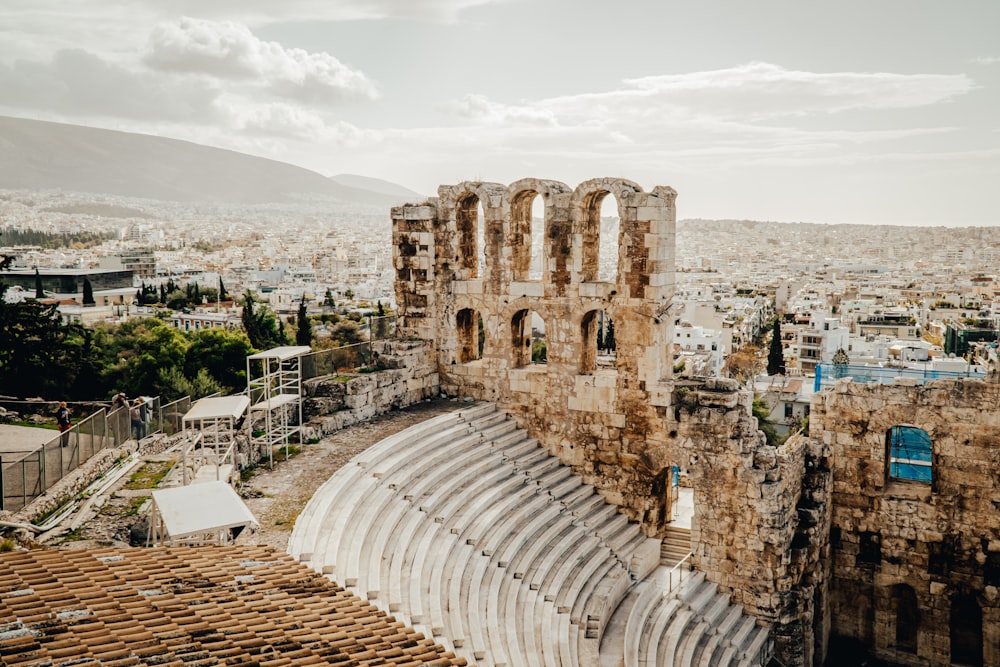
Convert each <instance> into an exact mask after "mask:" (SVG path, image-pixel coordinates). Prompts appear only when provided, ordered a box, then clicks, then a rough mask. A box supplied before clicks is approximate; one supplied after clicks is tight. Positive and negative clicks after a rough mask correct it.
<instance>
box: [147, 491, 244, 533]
mask: <svg viewBox="0 0 1000 667" xmlns="http://www.w3.org/2000/svg"><path fill="white" fill-rule="evenodd" d="M257 525H258V524H257V519H256V518H254V515H253V513H252V512H250V508H248V507H247V506H246V504H245V503H244V502H243V499H242V498H240V497H239V495H238V494H237V493H236V491H234V490H233V487H231V486H229V485H228V484H226V483H225V482H205V483H204V484H192V485H191V486H180V487H175V488H172V489H155V490H154V491H153V512H152V526H151V527H150V528H151V530H150V538H151V539H152V542H153V544H166V543H198V544H205V543H215V544H226V543H228V542H229V541H231V539H232V538H233V537H234V529H237V530H235V533H236V534H238V533H239V531H241V530H244V529H246V528H248V527H251V526H253V527H256V526H257Z"/></svg>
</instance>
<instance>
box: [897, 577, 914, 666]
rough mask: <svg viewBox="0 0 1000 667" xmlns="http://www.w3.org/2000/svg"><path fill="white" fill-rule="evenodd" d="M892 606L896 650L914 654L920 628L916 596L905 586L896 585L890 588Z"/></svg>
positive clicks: (910, 588) (911, 589)
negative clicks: (894, 621) (894, 620)
mask: <svg viewBox="0 0 1000 667" xmlns="http://www.w3.org/2000/svg"><path fill="white" fill-rule="evenodd" d="M892 606H893V611H894V612H895V614H894V615H895V618H896V644H895V646H896V649H898V650H900V651H906V652H907V653H916V652H917V630H918V628H919V626H920V608H919V607H918V606H917V594H916V593H915V592H914V591H913V588H912V587H910V586H907V585H906V584H896V585H895V586H893V587H892Z"/></svg>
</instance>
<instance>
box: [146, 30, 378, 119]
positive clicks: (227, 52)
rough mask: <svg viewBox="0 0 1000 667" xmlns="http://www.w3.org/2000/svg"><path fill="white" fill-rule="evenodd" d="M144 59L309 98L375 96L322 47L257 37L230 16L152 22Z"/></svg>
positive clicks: (356, 73)
mask: <svg viewBox="0 0 1000 667" xmlns="http://www.w3.org/2000/svg"><path fill="white" fill-rule="evenodd" d="M143 60H144V62H145V63H146V64H147V65H149V66H150V67H152V68H154V69H158V70H164V71H170V72H177V73H190V74H204V75H208V76H213V77H218V78H221V79H233V80H239V81H243V82H246V83H251V84H252V85H254V86H260V87H263V88H267V89H269V91H270V92H271V93H273V94H275V95H278V96H281V97H288V98H292V99H300V100H304V101H309V102H335V101H339V100H341V99H349V98H361V99H375V98H377V97H378V92H377V90H376V88H375V84H374V83H373V82H372V81H371V80H370V79H368V77H366V76H365V75H364V73H363V72H360V71H358V70H356V69H353V68H351V67H349V66H347V65H345V64H343V63H341V62H340V61H339V60H337V59H336V58H335V57H333V56H332V55H330V54H329V53H326V52H320V53H309V52H307V51H304V50H303V49H289V48H285V47H284V46H282V45H281V44H278V43H277V42H266V41H263V40H261V39H259V38H257V37H256V36H255V35H254V34H253V33H252V32H251V31H250V29H249V28H248V27H247V26H245V25H241V24H238V23H233V22H229V21H226V22H215V21H205V20H200V19H192V18H187V17H185V18H182V19H180V20H179V21H176V22H170V23H161V24H159V25H157V26H156V27H155V28H154V29H153V31H152V33H151V34H150V37H149V43H148V45H147V49H146V53H145V56H144V58H143Z"/></svg>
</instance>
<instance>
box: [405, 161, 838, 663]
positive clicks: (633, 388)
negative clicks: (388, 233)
mask: <svg viewBox="0 0 1000 667" xmlns="http://www.w3.org/2000/svg"><path fill="white" fill-rule="evenodd" d="M609 195H613V196H614V198H615V200H616V202H617V206H618V215H619V218H620V229H619V233H618V238H617V250H618V253H617V264H616V265H617V272H616V276H615V278H614V279H613V280H609V281H602V280H598V277H599V270H598V269H599V263H598V258H599V255H598V244H599V240H600V234H601V224H600V211H601V203H602V200H603V199H604V198H605V197H607V196H609ZM536 197H541V199H542V201H543V203H544V221H543V223H542V233H541V234H540V235H535V236H533V235H532V233H531V228H532V216H531V209H532V201H533V200H534V199H535V198H536ZM675 198H676V193H675V192H674V190H673V189H671V188H668V187H656V188H653V190H652V191H651V192H645V191H644V190H643V189H642V188H641V187H639V186H638V185H637V184H635V183H632V182H630V181H626V180H622V179H594V180H591V181H587V182H585V183H582V184H580V185H579V186H577V187H576V188H572V189H571V188H569V187H568V186H566V185H564V184H562V183H558V182H555V181H546V180H539V179H524V180H521V181H517V182H515V183H513V184H511V185H510V186H503V185H501V184H497V183H480V182H471V183H470V182H466V183H460V184H458V185H453V186H442V187H441V188H439V190H438V197H437V198H434V199H431V200H428V201H426V202H423V203H420V204H416V205H408V206H402V207H398V208H394V209H393V211H392V218H393V241H394V246H395V253H394V267H395V270H396V298H397V299H396V300H397V304H398V311H397V315H398V321H397V322H398V327H399V330H400V332H401V333H402V335H404V336H412V337H415V338H420V339H423V340H426V341H428V343H429V344H430V345H431V346H432V348H433V352H432V357H433V363H434V364H435V370H436V371H437V372H438V373H439V375H440V381H441V388H442V390H443V391H446V392H448V393H450V394H456V395H462V396H471V397H474V398H477V399H482V400H489V401H495V402H496V403H497V404H498V405H499V406H500V407H501V408H502V409H504V410H506V411H507V412H509V413H510V414H511V415H512V416H514V418H515V419H516V420H517V421H518V422H519V424H520V425H521V426H522V427H524V428H526V429H527V430H528V431H529V433H531V434H532V435H533V436H534V437H536V438H537V439H538V440H539V442H540V443H541V444H542V445H543V446H545V447H546V448H548V449H549V450H550V451H551V452H552V453H553V454H554V455H556V456H558V457H559V458H560V459H561V460H562V461H563V462H565V463H567V464H569V465H572V466H573V467H574V469H575V471H576V472H577V473H578V474H580V475H581V476H582V477H583V478H584V480H585V481H586V482H587V483H590V484H593V485H594V486H595V487H596V488H597V489H598V490H599V491H600V493H602V494H603V495H604V497H605V498H607V499H608V500H609V501H610V502H613V503H615V504H617V505H619V506H620V507H621V508H622V511H624V512H625V513H626V514H627V515H628V516H629V517H630V518H631V519H633V520H636V521H640V522H641V523H642V526H643V528H644V529H645V530H646V532H647V533H648V534H649V535H652V536H656V535H660V534H662V531H663V529H664V527H665V525H666V523H667V522H668V521H669V516H670V512H669V507H668V502H669V501H668V497H669V495H670V494H669V479H668V474H669V471H670V469H671V466H673V465H677V466H679V467H680V468H681V469H682V470H683V472H684V473H685V474H686V475H687V476H688V477H689V478H690V479H691V481H692V486H693V488H694V497H695V516H694V522H693V529H692V550H693V553H694V555H693V561H694V565H695V566H696V567H697V568H698V569H701V570H703V571H704V572H706V576H708V578H709V579H710V580H712V581H715V582H716V583H718V584H719V585H720V586H721V587H722V588H723V589H724V590H727V591H729V592H731V593H732V594H733V596H734V599H735V600H736V601H737V602H738V603H740V604H743V605H744V606H745V607H746V609H747V610H748V611H750V612H751V613H753V614H755V615H757V616H758V618H760V619H761V620H762V621H764V622H766V623H768V624H773V625H774V628H775V631H774V632H775V636H776V638H777V639H778V642H779V657H783V658H784V659H785V664H788V665H794V664H809V661H810V660H811V658H812V654H813V645H814V643H815V644H816V645H817V646H820V647H821V646H822V642H821V641H819V642H815V641H814V638H813V627H814V624H815V622H816V621H815V619H814V614H813V612H812V609H813V604H814V599H815V598H816V596H817V592H816V591H817V590H820V591H822V582H823V581H824V577H823V575H822V573H820V574H818V575H816V576H811V574H810V573H812V574H815V571H816V569H817V566H818V564H819V562H820V559H821V558H822V556H823V553H824V552H823V549H824V547H825V544H826V538H825V535H824V533H823V531H822V525H823V520H824V517H825V515H824V511H825V506H824V505H823V503H824V502H825V495H824V494H825V493H826V491H827V489H826V484H828V478H825V477H822V474H820V476H819V477H817V475H815V474H812V473H811V472H809V471H808V470H807V468H806V466H807V463H808V464H811V465H814V466H815V465H816V460H817V458H818V457H817V452H815V451H813V448H812V446H811V445H810V443H808V442H807V441H804V440H798V441H794V442H792V443H790V444H789V445H788V446H786V447H785V448H782V449H777V448H775V447H773V446H769V445H767V443H766V442H765V441H764V438H763V435H762V434H761V433H760V432H759V431H758V430H757V424H756V420H755V419H754V418H753V417H752V416H751V414H750V400H751V395H750V394H749V393H748V392H745V391H743V390H741V389H740V388H739V387H738V386H737V385H736V383H735V382H733V381H728V380H718V379H717V380H703V381H700V382H687V383H685V384H676V383H675V382H674V378H673V377H672V354H671V345H672V341H673V335H672V334H673V327H674V325H675V315H674V314H673V313H672V312H671V300H672V297H673V291H674V241H675V236H674V235H675V226H676V212H675ZM479 206H482V215H481V216H480V215H479V213H478V209H479ZM480 227H481V228H482V229H480ZM532 243H541V246H542V247H541V248H535V249H534V250H535V254H540V256H541V264H542V270H541V277H540V278H537V279H536V278H534V277H533V276H532V273H531V271H530V270H529V269H530V265H531V258H532V254H533V253H532ZM480 247H482V251H483V255H484V258H483V261H482V262H481V261H480V259H479V253H480ZM530 313H535V314H537V316H539V317H540V318H541V320H542V321H543V322H544V335H545V341H546V344H547V360H546V363H544V364H540V363H538V364H536V363H531V349H532V343H533V333H532V321H533V318H532V316H531V315H530ZM602 318H610V320H611V321H612V322H613V323H614V330H615V340H616V344H617V353H616V355H615V356H614V358H613V362H612V363H611V364H610V366H602V365H601V364H600V363H599V357H598V354H597V352H598V350H597V328H598V323H599V322H600V321H601V320H602ZM480 320H481V322H482V325H481V330H482V333H481V334H480V325H479V322H480ZM827 525H828V523H827ZM793 546H794V547H795V550H794V553H793ZM816 618H820V619H821V618H822V615H820V616H818V617H816ZM821 637H825V635H821Z"/></svg>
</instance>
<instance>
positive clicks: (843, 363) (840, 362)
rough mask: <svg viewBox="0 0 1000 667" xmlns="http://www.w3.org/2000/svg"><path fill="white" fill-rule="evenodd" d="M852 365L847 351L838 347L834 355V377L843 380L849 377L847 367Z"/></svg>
mask: <svg viewBox="0 0 1000 667" xmlns="http://www.w3.org/2000/svg"><path fill="white" fill-rule="evenodd" d="M849 363H851V358H850V357H849V356H847V351H846V350H845V349H844V348H842V347H838V348H837V351H836V352H834V353H833V377H835V378H842V377H846V376H847V365H848V364H849Z"/></svg>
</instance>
